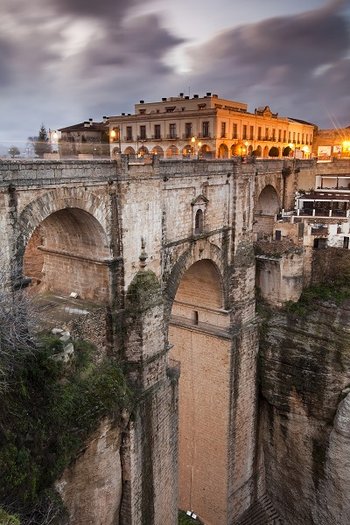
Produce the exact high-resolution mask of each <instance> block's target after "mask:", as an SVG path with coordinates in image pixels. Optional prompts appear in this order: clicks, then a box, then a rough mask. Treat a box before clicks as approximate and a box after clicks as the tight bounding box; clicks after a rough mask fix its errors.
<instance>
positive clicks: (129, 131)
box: [126, 126, 132, 140]
mask: <svg viewBox="0 0 350 525" xmlns="http://www.w3.org/2000/svg"><path fill="white" fill-rule="evenodd" d="M126 140H132V126H126Z"/></svg>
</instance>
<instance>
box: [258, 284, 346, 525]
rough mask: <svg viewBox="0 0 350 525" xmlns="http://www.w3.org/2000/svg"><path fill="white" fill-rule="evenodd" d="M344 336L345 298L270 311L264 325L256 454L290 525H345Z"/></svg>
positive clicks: (275, 501) (270, 487)
mask: <svg viewBox="0 0 350 525" xmlns="http://www.w3.org/2000/svg"><path fill="white" fill-rule="evenodd" d="M340 292H341V291H340ZM349 335H350V300H349V299H347V300H344V301H342V302H341V304H336V303H335V302H334V300H331V299H328V300H323V301H322V300H317V299H315V300H314V301H312V302H311V303H309V304H308V305H307V306H305V305H303V303H299V304H297V305H296V306H295V308H293V309H292V311H289V312H288V311H286V310H284V311H275V312H271V311H270V313H269V318H267V319H266V320H265V322H264V323H263V324H262V337H261V347H260V379H261V396H262V397H261V405H260V416H261V417H260V436H261V441H260V444H261V448H260V453H261V455H262V457H263V460H264V463H265V468H266V490H267V494H268V495H269V496H270V498H271V500H272V501H273V503H274V505H275V508H276V509H277V510H278V512H279V514H280V515H281V516H282V517H283V518H284V521H285V523H287V524H290V525H296V524H299V525H309V524H314V525H316V524H317V525H330V524H334V525H345V524H347V523H350V500H349V498H348V494H349V491H350V468H349V467H350V459H349V458H350V337H349Z"/></svg>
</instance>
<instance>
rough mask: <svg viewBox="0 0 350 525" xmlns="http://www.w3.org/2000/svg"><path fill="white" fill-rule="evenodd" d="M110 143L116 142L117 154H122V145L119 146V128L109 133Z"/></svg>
mask: <svg viewBox="0 0 350 525" xmlns="http://www.w3.org/2000/svg"><path fill="white" fill-rule="evenodd" d="M109 137H110V142H117V141H118V146H119V153H121V152H122V145H121V136H120V127H119V126H118V127H117V128H113V129H111V131H110V132H109Z"/></svg>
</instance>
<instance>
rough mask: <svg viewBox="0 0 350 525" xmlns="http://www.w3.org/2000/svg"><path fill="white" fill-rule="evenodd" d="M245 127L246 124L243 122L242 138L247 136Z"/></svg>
mask: <svg viewBox="0 0 350 525" xmlns="http://www.w3.org/2000/svg"><path fill="white" fill-rule="evenodd" d="M247 127H248V126H247V125H246V124H243V136H242V138H243V139H246V138H247Z"/></svg>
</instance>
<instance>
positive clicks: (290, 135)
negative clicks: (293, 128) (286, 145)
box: [288, 131, 292, 142]
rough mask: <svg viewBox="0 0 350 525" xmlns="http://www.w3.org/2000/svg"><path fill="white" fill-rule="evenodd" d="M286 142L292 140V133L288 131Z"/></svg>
mask: <svg viewBox="0 0 350 525" xmlns="http://www.w3.org/2000/svg"><path fill="white" fill-rule="evenodd" d="M288 142H292V133H291V132H290V131H289V133H288Z"/></svg>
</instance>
